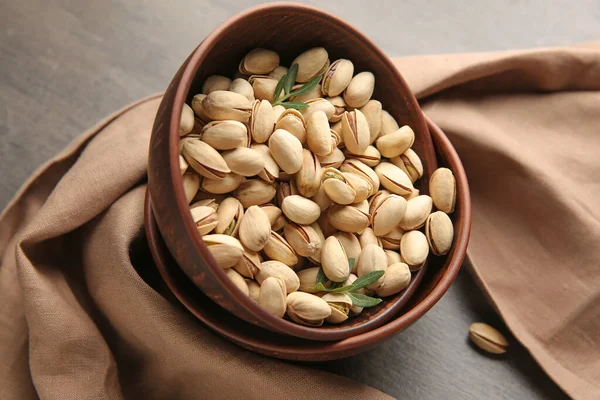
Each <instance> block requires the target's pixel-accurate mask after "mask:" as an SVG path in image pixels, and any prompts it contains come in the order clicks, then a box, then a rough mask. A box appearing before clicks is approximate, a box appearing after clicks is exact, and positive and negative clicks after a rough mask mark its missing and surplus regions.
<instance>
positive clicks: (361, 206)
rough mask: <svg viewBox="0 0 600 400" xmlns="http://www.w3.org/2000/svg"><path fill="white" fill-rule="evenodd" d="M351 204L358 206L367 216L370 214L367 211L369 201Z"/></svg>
mask: <svg viewBox="0 0 600 400" xmlns="http://www.w3.org/2000/svg"><path fill="white" fill-rule="evenodd" d="M352 206H353V207H356V208H358V209H359V210H360V211H362V212H364V213H365V214H368V215H369V216H370V215H371V214H370V213H369V201H368V200H363V201H361V202H359V203H354V204H352ZM371 222H372V221H371Z"/></svg>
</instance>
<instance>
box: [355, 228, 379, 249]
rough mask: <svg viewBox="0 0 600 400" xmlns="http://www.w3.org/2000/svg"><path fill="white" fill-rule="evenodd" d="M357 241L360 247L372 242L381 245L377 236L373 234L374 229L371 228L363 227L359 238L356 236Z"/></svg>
mask: <svg viewBox="0 0 600 400" xmlns="http://www.w3.org/2000/svg"><path fill="white" fill-rule="evenodd" d="M358 242H359V243H360V247H361V249H363V248H365V247H366V246H368V245H370V244H374V245H375V246H379V247H381V241H380V240H379V238H378V237H377V236H375V231H373V228H370V227H369V228H365V229H364V230H363V231H362V232H361V234H360V236H359V238H358Z"/></svg>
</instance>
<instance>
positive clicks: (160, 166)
mask: <svg viewBox="0 0 600 400" xmlns="http://www.w3.org/2000/svg"><path fill="white" fill-rule="evenodd" d="M314 46H323V47H325V48H326V49H328V51H329V55H330V59H331V60H332V61H333V60H336V59H338V58H342V57H343V58H348V59H350V60H352V61H353V63H354V65H355V72H360V71H365V70H369V71H371V72H373V73H374V75H375V81H376V86H375V92H374V94H373V98H374V99H377V100H379V101H381V103H382V104H383V107H384V109H385V110H387V111H389V112H390V113H391V114H392V115H393V116H394V117H395V118H396V120H397V121H398V122H399V123H400V125H404V124H407V125H409V126H411V127H412V128H413V130H414V131H415V144H414V145H413V149H414V150H415V151H416V152H417V153H418V154H419V156H420V157H421V159H422V161H423V165H424V176H423V178H422V179H421V180H420V181H419V184H418V185H417V188H419V189H420V190H421V193H422V194H427V193H428V188H427V182H428V180H429V176H430V175H431V173H432V172H433V171H434V170H435V168H436V167H437V164H436V158H435V153H434V149H433V145H432V141H431V137H430V134H429V130H428V127H427V124H426V122H425V120H424V117H423V114H422V112H421V110H420V108H419V106H418V103H417V101H416V99H415V97H414V96H413V94H412V93H411V92H410V90H409V88H408V86H407V85H406V83H405V82H404V80H403V79H402V77H401V76H400V74H399V72H398V70H397V69H396V68H395V67H394V65H393V64H392V63H391V61H390V60H389V59H388V58H387V57H386V56H385V55H384V54H383V53H382V51H381V50H380V49H379V48H378V47H377V46H375V45H374V44H373V43H372V42H371V41H370V40H369V39H368V38H367V37H365V36H364V35H363V34H361V33H360V32H358V31H357V30H356V29H354V28H353V27H352V26H350V25H349V24H347V23H346V22H344V21H342V20H340V19H339V18H336V17H334V16H333V15H330V14H327V13H325V12H323V11H321V10H318V9H316V8H313V7H308V6H304V5H299V4H287V3H275V4H269V5H262V6H258V7H254V8H252V9H249V10H247V11H244V12H242V13H240V14H237V15H236V16H234V17H233V18H231V19H229V20H228V21H226V22H225V23H223V24H222V25H220V26H219V27H217V28H216V29H215V30H214V31H213V32H212V33H211V34H210V35H209V36H208V37H207V38H206V39H205V40H204V41H203V42H202V43H201V44H200V46H199V47H198V48H197V49H195V50H194V51H193V52H192V54H191V55H190V56H189V57H188V59H187V60H186V61H185V62H184V64H183V65H182V66H181V68H180V69H179V71H178V72H177V74H176V75H175V77H174V78H173V80H172V82H171V84H170V85H169V87H168V89H167V91H166V93H165V96H164V98H163V100H162V102H161V104H160V107H159V110H158V113H157V116H156V120H155V123H154V128H153V132H152V138H151V143H150V155H149V171H148V188H149V192H150V198H151V201H152V207H153V210H154V215H155V217H156V221H157V224H158V227H159V229H160V232H161V236H162V238H163V239H164V241H165V243H166V246H167V248H168V249H169V252H170V253H171V254H172V256H173V257H174V259H175V260H176V261H177V264H178V265H179V267H180V268H181V269H182V270H183V271H184V273H185V274H186V275H187V276H188V277H189V278H190V279H191V280H192V282H193V283H194V284H195V285H196V286H197V287H198V288H200V289H201V290H202V292H204V294H205V295H206V296H207V297H208V298H210V299H211V300H212V301H213V302H215V303H217V304H219V305H220V306H221V307H223V308H224V309H226V310H228V311H230V312H231V313H233V314H234V315H235V316H237V317H238V318H241V319H243V320H245V321H247V322H249V323H251V324H254V325H256V326H259V327H261V328H264V329H268V330H271V331H274V332H278V333H281V334H286V335H290V336H295V337H299V338H305V339H311V340H324V341H326V340H340V339H346V338H349V337H352V336H355V335H358V334H361V333H365V332H368V331H369V330H372V329H375V328H377V327H379V326H381V325H383V324H385V323H386V322H387V321H389V320H390V319H391V318H393V317H394V315H396V314H397V312H398V311H399V310H400V308H402V307H403V306H404V305H405V304H406V303H407V302H408V301H409V298H410V296H411V295H412V293H413V292H414V291H415V289H416V286H417V285H418V283H419V281H420V279H421V278H422V275H423V274H425V273H426V269H427V266H426V267H425V268H423V269H422V271H420V272H419V273H417V274H416V276H415V279H414V280H413V282H412V284H411V286H410V287H409V288H408V289H407V290H405V291H403V292H401V293H400V294H398V295H396V296H393V297H390V298H387V299H386V300H385V301H384V302H383V303H382V304H381V305H379V306H377V307H373V308H370V309H366V310H365V311H364V312H363V313H362V314H361V315H360V316H358V317H356V318H350V319H349V320H348V321H346V322H345V323H343V324H340V325H327V326H323V327H319V328H313V327H306V326H301V325H298V324H295V323H292V322H290V321H288V320H285V319H281V318H277V317H274V316H273V315H271V314H269V313H268V312H266V311H265V310H263V309H262V308H261V307H259V306H258V305H257V304H256V303H255V302H254V301H252V300H251V299H250V298H249V297H247V296H246V295H244V294H243V293H242V292H241V291H239V290H238V289H237V288H236V287H235V286H234V285H233V284H232V283H231V282H230V281H229V279H228V278H227V276H226V275H225V273H224V272H223V271H222V270H221V269H220V268H219V267H218V266H217V265H216V263H215V262H214V259H213V258H212V256H211V255H210V253H209V251H208V249H207V248H206V246H205V245H204V243H203V242H202V241H201V238H200V236H199V234H198V232H197V230H196V227H195V225H194V223H193V221H192V218H191V216H190V213H189V207H188V204H187V202H186V200H185V197H184V193H183V188H182V178H181V175H180V172H179V164H178V149H179V135H178V130H179V115H180V114H181V109H182V106H183V102H188V104H189V103H190V102H191V98H192V97H193V95H194V94H196V93H200V92H201V86H202V83H203V82H204V80H205V79H206V77H208V76H210V75H213V74H221V75H226V76H233V75H234V73H235V70H236V68H237V66H238V63H239V60H240V59H241V58H242V57H243V56H244V55H245V54H246V53H247V52H248V51H249V50H251V49H253V48H257V47H266V48H270V49H273V50H275V51H277V52H278V53H279V54H280V56H281V64H282V65H289V63H290V62H291V60H292V59H293V58H294V57H295V56H296V55H298V54H300V53H301V52H302V51H304V50H306V49H308V48H311V47H314ZM460 256H462V255H460Z"/></svg>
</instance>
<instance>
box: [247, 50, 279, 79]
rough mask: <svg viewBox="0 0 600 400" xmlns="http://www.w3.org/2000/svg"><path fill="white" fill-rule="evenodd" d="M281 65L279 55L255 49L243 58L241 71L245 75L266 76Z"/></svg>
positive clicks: (270, 51)
mask: <svg viewBox="0 0 600 400" xmlns="http://www.w3.org/2000/svg"><path fill="white" fill-rule="evenodd" d="M278 65H279V54H277V53H276V52H274V51H272V50H267V49H262V48H258V49H254V50H251V51H250V52H249V53H248V54H246V55H245V56H244V58H242V61H240V65H239V71H240V72H241V73H242V74H244V75H264V74H268V73H270V72H272V71H273V70H274V69H275V68H277V66H278Z"/></svg>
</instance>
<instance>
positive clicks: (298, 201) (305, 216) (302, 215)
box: [281, 195, 321, 225]
mask: <svg viewBox="0 0 600 400" xmlns="http://www.w3.org/2000/svg"><path fill="white" fill-rule="evenodd" d="M281 210H282V211H283V213H284V214H285V216H286V217H287V218H288V219H289V220H290V221H292V222H295V223H297V224H300V225H310V224H312V223H313V222H315V221H316V220H317V219H318V218H319V216H320V215H321V207H319V205H318V204H317V203H315V202H314V201H312V200H310V199H307V198H306V197H302V196H298V195H292V196H287V197H286V198H285V199H283V202H282V203H281Z"/></svg>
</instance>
